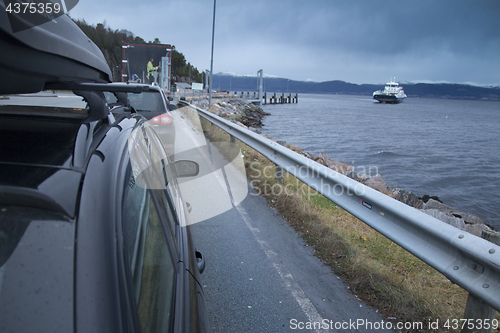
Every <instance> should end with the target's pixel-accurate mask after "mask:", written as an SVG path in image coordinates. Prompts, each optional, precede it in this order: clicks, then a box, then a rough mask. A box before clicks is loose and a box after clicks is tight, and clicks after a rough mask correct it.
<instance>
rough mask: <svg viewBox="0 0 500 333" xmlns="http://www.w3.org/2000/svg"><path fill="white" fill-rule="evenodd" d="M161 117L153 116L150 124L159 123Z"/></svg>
mask: <svg viewBox="0 0 500 333" xmlns="http://www.w3.org/2000/svg"><path fill="white" fill-rule="evenodd" d="M160 118H161V117H160V116H154V117H153V118H151V124H155V125H156V124H159V123H160V122H161V119H160Z"/></svg>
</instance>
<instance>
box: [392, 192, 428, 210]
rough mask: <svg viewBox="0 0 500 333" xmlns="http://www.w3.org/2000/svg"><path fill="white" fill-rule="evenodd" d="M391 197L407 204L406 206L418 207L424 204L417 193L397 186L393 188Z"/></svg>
mask: <svg viewBox="0 0 500 333" xmlns="http://www.w3.org/2000/svg"><path fill="white" fill-rule="evenodd" d="M393 198H394V199H396V200H398V201H401V202H402V203H404V204H407V205H408V206H411V207H413V208H418V209H420V208H422V206H423V204H424V202H423V201H422V200H420V198H419V197H418V195H416V194H415V193H413V192H411V191H407V190H402V189H399V188H396V189H394V191H393Z"/></svg>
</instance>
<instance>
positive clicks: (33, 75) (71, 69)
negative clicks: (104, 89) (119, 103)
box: [0, 1, 112, 94]
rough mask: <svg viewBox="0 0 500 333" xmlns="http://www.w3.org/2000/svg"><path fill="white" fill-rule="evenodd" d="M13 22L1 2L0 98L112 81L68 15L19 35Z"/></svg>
mask: <svg viewBox="0 0 500 333" xmlns="http://www.w3.org/2000/svg"><path fill="white" fill-rule="evenodd" d="M13 19H17V18H15V17H14V18H13V16H12V15H8V13H7V11H6V9H5V4H4V2H3V1H0V50H2V51H1V52H0V77H1V78H2V80H0V94H20V93H33V92H38V91H41V90H43V89H44V87H45V85H46V84H47V83H64V82H68V83H71V82H100V83H106V82H111V81H112V75H111V70H110V69H109V66H108V64H107V62H106V59H105V58H104V56H103V54H102V52H101V51H100V50H99V48H98V47H97V46H96V45H95V44H94V43H93V42H92V41H91V40H90V39H89V38H88V37H87V36H86V35H85V34H84V33H83V31H82V30H81V29H80V28H79V27H78V26H77V25H76V24H75V23H74V22H73V21H72V20H71V19H70V18H69V17H68V16H67V15H65V14H64V15H62V16H59V17H57V18H55V19H54V20H51V21H48V22H46V23H43V24H41V25H38V26H32V25H31V27H30V28H28V29H24V30H20V31H14V30H13V28H12V24H13V22H12V21H13ZM18 23H19V22H18ZM28 24H29V23H28Z"/></svg>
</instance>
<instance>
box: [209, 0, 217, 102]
mask: <svg viewBox="0 0 500 333" xmlns="http://www.w3.org/2000/svg"><path fill="white" fill-rule="evenodd" d="M216 1H217V0H214V19H213V23H212V56H211V58H210V81H209V86H208V109H210V106H211V105H212V74H213V70H214V35H215V4H216Z"/></svg>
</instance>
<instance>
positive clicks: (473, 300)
mask: <svg viewBox="0 0 500 333" xmlns="http://www.w3.org/2000/svg"><path fill="white" fill-rule="evenodd" d="M481 238H484V239H486V240H488V241H490V242H492V243H493V244H496V245H500V233H499V232H495V231H489V230H484V231H483V232H482V234H481ZM495 314H496V311H495V309H493V308H492V307H491V306H489V305H487V304H486V303H484V302H483V301H482V300H480V299H479V298H477V297H476V296H474V295H472V294H469V297H468V298H467V304H466V305H465V312H464V319H466V320H470V321H471V322H472V323H474V325H473V326H474V328H473V329H470V328H468V327H467V323H468V321H467V322H466V324H465V326H464V328H463V329H462V330H461V331H460V332H461V333H490V332H492V331H493V327H492V326H493V325H491V322H492V320H493V319H495ZM479 323H481V324H482V325H481V326H482V327H485V326H486V327H489V329H485V328H483V329H476V328H477V327H479V326H478V324H479ZM486 323H489V324H490V325H485V324H486ZM471 326H472V325H471Z"/></svg>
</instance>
